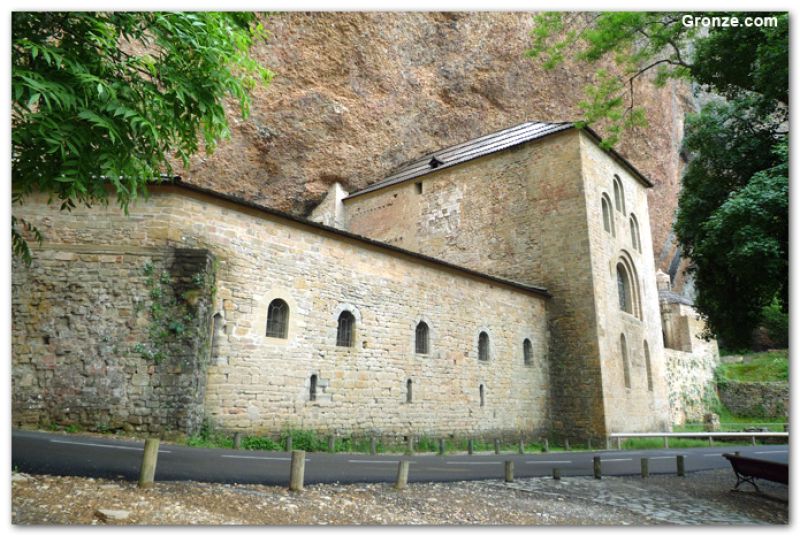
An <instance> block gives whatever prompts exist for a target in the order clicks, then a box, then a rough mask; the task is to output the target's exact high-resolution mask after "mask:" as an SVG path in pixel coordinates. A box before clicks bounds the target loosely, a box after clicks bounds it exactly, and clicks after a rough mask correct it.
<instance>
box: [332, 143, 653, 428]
mask: <svg viewBox="0 0 800 536" xmlns="http://www.w3.org/2000/svg"><path fill="white" fill-rule="evenodd" d="M614 173H617V174H619V175H620V176H622V177H623V178H624V180H625V184H626V192H627V193H628V202H629V204H630V207H631V210H633V211H638V212H637V214H638V215H639V220H640V233H641V237H642V238H641V242H642V246H643V248H644V249H643V251H642V252H634V253H633V256H634V257H636V259H635V262H636V264H637V267H638V270H639V272H638V273H639V279H640V284H639V286H640V288H641V289H642V292H643V294H642V299H641V302H642V304H643V306H644V310H645V315H644V317H643V318H642V319H635V318H633V317H631V316H630V315H627V316H628V317H630V318H627V317H626V318H623V316H624V315H620V314H619V306H618V305H617V303H618V302H617V298H616V296H617V294H616V274H615V272H614V269H615V263H614V262H612V260H613V259H616V258H617V257H618V256H619V255H620V253H621V251H622V249H623V248H627V249H630V247H629V245H628V244H629V240H628V237H629V236H630V235H629V232H628V227H627V216H628V214H627V213H626V214H625V215H620V216H619V221H618V223H617V225H618V227H619V235H618V237H617V238H615V239H608V237H606V236H605V234H604V231H603V222H602V215H601V212H600V204H599V195H600V193H601V190H602V188H605V189H606V190H607V189H608V188H610V186H611V180H612V177H613V174H614ZM415 183H420V185H421V186H420V187H418V186H417V185H416V184H415ZM344 205H345V214H346V218H345V221H346V224H347V229H348V230H350V231H352V232H355V233H360V234H364V235H366V236H369V237H372V238H376V239H378V240H383V241H387V242H390V243H394V244H398V245H402V247H406V248H409V249H412V250H414V251H419V252H422V253H426V254H429V255H433V256H436V257H440V258H443V259H446V260H448V261H450V262H454V263H456V264H460V265H463V266H467V267H470V268H473V269H477V270H481V271H486V272H488V273H491V274H495V275H499V276H502V277H508V278H510V279H513V280H517V281H521V282H524V283H528V284H538V285H543V286H545V287H546V288H547V289H548V290H549V291H550V292H551V293H552V295H553V299H552V300H551V303H550V307H549V311H548V313H549V319H550V320H549V329H550V334H551V354H552V355H553V356H558V358H557V359H553V360H551V385H550V389H551V396H552V405H553V407H554V408H558V411H557V412H554V413H553V427H554V430H555V432H556V434H565V435H575V436H576V437H582V438H585V437H586V436H603V435H605V434H606V433H607V432H608V431H609V426H610V427H611V428H614V430H615V431H619V430H622V429H625V430H628V431H629V430H633V429H636V430H655V429H663V428H664V427H667V426H668V422H667V419H666V418H664V417H663V415H666V413H667V408H666V404H667V395H666V386H665V383H664V374H665V373H664V369H665V367H664V364H663V353H662V343H661V337H660V320H659V313H658V298H657V291H656V287H655V281H654V278H655V276H654V274H653V271H654V264H655V263H654V260H653V252H652V244H651V240H650V227H649V219H648V207H647V190H646V188H645V187H644V186H643V185H642V184H641V183H639V182H637V181H636V180H635V179H634V178H633V176H632V175H631V174H630V173H629V172H628V171H627V170H625V169H624V168H623V167H622V166H621V165H619V164H618V163H616V162H615V161H614V160H612V159H611V158H610V157H609V156H608V155H607V154H606V153H604V152H603V151H601V150H600V149H599V148H598V147H597V146H596V144H595V143H594V142H593V141H591V140H589V139H588V137H587V135H586V134H583V133H581V132H579V131H577V130H568V131H565V132H561V133H558V134H554V135H550V136H547V137H545V138H543V139H540V140H536V141H534V142H530V143H526V144H523V145H520V146H516V147H513V148H511V149H508V150H504V151H500V152H497V153H494V154H491V155H488V156H485V157H482V158H480V159H476V160H472V161H468V162H465V163H463V164H459V165H457V166H453V167H449V168H445V169H441V170H437V171H434V172H431V173H429V174H427V175H424V176H422V177H419V178H417V179H415V180H413V181H407V182H404V183H400V184H397V185H393V186H389V187H385V188H382V189H380V190H377V191H374V192H369V193H366V194H362V195H356V196H354V197H349V198H345V200H344ZM623 324H624V328H623ZM623 329H624V330H625V331H626V332H627V333H628V335H629V337H630V338H631V348H632V350H633V351H632V359H633V367H634V369H635V377H636V381H635V385H634V386H633V388H632V389H630V390H628V391H625V390H624V387H623V386H622V380H621V370H622V368H621V366H620V365H619V361H620V358H619V350H618V346H617V345H616V343H615V342H614V341H618V340H619V334H620V333H621V332H622V331H623ZM634 341H635V345H634ZM644 341H647V342H648V344H649V352H650V357H651V363H652V365H653V366H652V376H653V378H654V389H653V391H649V390H648V389H647V385H646V382H645V383H644V384H643V383H642V381H640V378H644V376H645V374H644V372H643V371H644V370H645V365H644V363H645V359H644V351H643V344H644ZM642 385H645V387H644V389H642ZM612 413H613V414H614V417H613V419H612V420H609V418H608V415H610V414H612Z"/></svg>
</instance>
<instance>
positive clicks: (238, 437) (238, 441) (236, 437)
mask: <svg viewBox="0 0 800 536" xmlns="http://www.w3.org/2000/svg"><path fill="white" fill-rule="evenodd" d="M233 448H235V449H236V450H239V449H240V448H242V434H241V432H234V433H233Z"/></svg>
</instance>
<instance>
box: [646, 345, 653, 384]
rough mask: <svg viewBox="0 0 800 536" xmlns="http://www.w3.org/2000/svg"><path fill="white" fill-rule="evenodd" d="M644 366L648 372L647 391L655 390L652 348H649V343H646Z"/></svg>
mask: <svg viewBox="0 0 800 536" xmlns="http://www.w3.org/2000/svg"><path fill="white" fill-rule="evenodd" d="M644 366H645V369H646V372H647V390H648V391H652V390H653V369H652V365H651V364H650V348H649V347H648V346H647V341H644Z"/></svg>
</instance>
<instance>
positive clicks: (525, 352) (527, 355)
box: [522, 339, 533, 365]
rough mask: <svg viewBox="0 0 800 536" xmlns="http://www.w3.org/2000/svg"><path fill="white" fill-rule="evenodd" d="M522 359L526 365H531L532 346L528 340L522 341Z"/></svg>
mask: <svg viewBox="0 0 800 536" xmlns="http://www.w3.org/2000/svg"><path fill="white" fill-rule="evenodd" d="M522 358H523V362H524V363H525V364H526V365H532V364H533V345H532V344H531V340H530V339H525V340H524V341H522Z"/></svg>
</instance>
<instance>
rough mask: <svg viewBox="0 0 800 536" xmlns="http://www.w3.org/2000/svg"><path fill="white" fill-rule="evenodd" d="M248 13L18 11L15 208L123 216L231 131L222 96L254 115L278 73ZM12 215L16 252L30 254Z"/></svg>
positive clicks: (260, 31)
mask: <svg viewBox="0 0 800 536" xmlns="http://www.w3.org/2000/svg"><path fill="white" fill-rule="evenodd" d="M265 38H266V31H265V30H264V28H263V26H262V25H261V23H260V22H259V20H258V18H257V17H256V16H255V15H254V14H252V13H212V12H203V13H159V12H149V13H124V12H103V13H91V12H66V13H55V12H15V13H13V14H12V73H11V88H12V99H13V100H12V134H11V139H12V201H13V202H14V203H21V202H23V201H24V199H25V197H26V196H27V195H29V194H30V193H31V192H34V191H39V192H46V193H49V194H51V200H57V201H58V202H60V204H61V208H62V209H69V208H72V207H74V206H76V204H86V205H91V204H93V203H95V202H98V201H100V202H103V201H106V200H107V198H108V194H109V191H111V192H113V193H114V194H115V197H116V199H117V201H118V203H119V204H120V206H121V207H122V208H123V209H127V206H128V204H129V203H130V201H131V200H133V199H135V198H136V197H137V196H139V195H141V194H144V193H146V187H147V184H148V183H151V182H153V181H157V180H160V178H161V177H162V176H164V175H167V174H171V173H172V164H171V159H173V158H177V159H178V160H179V161H182V162H183V163H184V165H188V163H189V157H190V156H191V155H192V154H194V153H196V152H197V151H198V150H199V149H200V148H202V147H204V148H205V149H206V150H207V151H213V149H214V147H215V146H216V144H217V143H218V142H219V140H220V139H223V138H225V137H226V136H228V134H229V132H228V122H227V118H226V115H225V108H224V100H225V98H226V97H232V98H234V99H236V100H237V101H238V104H239V108H240V111H241V113H242V115H243V116H246V115H247V114H248V112H249V104H250V92H251V90H252V89H253V88H254V87H255V85H256V84H257V83H259V82H263V83H268V82H269V80H270V79H271V77H272V73H271V72H270V71H269V70H268V69H267V68H265V67H263V66H262V65H260V64H259V63H258V62H257V61H256V60H255V59H254V58H253V57H252V56H251V54H250V49H251V47H252V46H253V44H254V43H255V42H256V41H257V40H260V39H265ZM22 227H26V228H28V227H30V226H29V225H28V224H27V223H26V222H21V221H18V220H16V219H13V218H12V238H13V247H14V251H15V253H17V254H21V255H23V256H26V257H27V258H28V259H29V258H30V253H29V251H28V247H27V243H26V242H25V240H24V238H23V236H22V233H21V228H22Z"/></svg>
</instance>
